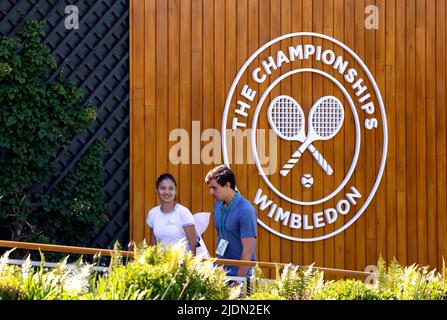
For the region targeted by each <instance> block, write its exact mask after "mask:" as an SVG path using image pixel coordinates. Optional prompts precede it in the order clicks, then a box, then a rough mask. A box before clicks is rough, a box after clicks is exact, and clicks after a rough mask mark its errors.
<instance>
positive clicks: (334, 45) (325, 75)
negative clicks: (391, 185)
mask: <svg viewBox="0 0 447 320" xmlns="http://www.w3.org/2000/svg"><path fill="white" fill-rule="evenodd" d="M242 129H250V137H249V144H248V146H247V148H251V153H252V155H253V160H254V163H255V165H256V170H257V172H258V173H259V175H260V177H261V179H259V188H257V190H254V189H253V190H252V189H251V188H249V190H252V191H251V192H252V194H250V192H249V194H248V198H249V199H252V201H253V204H254V205H255V206H256V207H257V208H258V209H259V210H258V213H259V216H258V223H259V224H260V225H262V226H263V227H264V228H266V229H267V230H269V231H270V232H272V233H274V234H276V235H278V236H280V237H282V238H285V239H289V240H294V241H303V242H310V241H318V240H323V239H326V238H329V237H332V236H334V235H336V234H338V233H340V232H342V231H343V230H345V229H346V228H348V227H349V226H350V225H352V224H353V223H354V222H355V221H356V220H357V219H358V218H359V217H360V216H361V215H362V213H363V212H364V211H365V210H366V208H367V207H368V205H369V204H370V202H371V200H372V199H373V197H374V194H375V193H376V191H377V188H378V186H379V184H380V180H381V178H382V175H383V171H384V168H385V161H386V153H387V124H386V115H385V108H384V105H383V101H382V97H381V94H380V91H379V88H378V86H377V84H376V82H375V80H374V78H373V76H372V74H371V72H370V71H369V70H368V68H367V67H366V65H365V63H364V62H363V61H362V60H361V59H360V58H359V57H358V56H357V55H356V54H355V53H354V52H353V51H352V50H351V49H350V48H348V47H347V46H346V45H344V44H343V43H341V42H339V41H337V40H335V39H333V38H331V37H328V36H326V35H322V34H317V33H310V32H301V33H291V34H286V35H283V36H280V37H278V38H276V39H273V40H271V41H270V42H268V43H266V44H265V45H263V46H262V47H261V48H259V49H258V50H257V51H256V52H255V53H254V54H253V55H252V56H251V57H250V58H249V59H248V60H247V61H246V62H245V64H244V65H243V66H242V68H241V69H240V71H239V73H238V74H237V76H236V79H235V80H234V82H233V84H232V86H231V88H230V91H229V93H228V96H227V100H226V104H225V110H224V114H223V120H222V151H223V157H224V162H225V163H226V164H227V165H230V163H229V152H231V151H232V150H229V148H228V144H227V143H228V142H230V141H229V140H230V137H227V136H226V135H227V134H228V132H230V133H231V134H232V135H236V134H237V133H238V132H240V131H241V130H242ZM265 129H268V130H271V131H273V132H274V133H275V135H276V136H277V138H278V141H279V143H278V144H277V145H275V147H277V150H270V155H272V154H278V155H279V156H278V164H279V170H277V171H274V170H269V169H271V168H265V167H263V165H261V161H260V156H259V151H258V148H257V142H258V141H259V138H260V137H258V136H257V135H258V134H257V133H258V132H260V131H263V130H265ZM230 148H231V147H230ZM238 152H239V151H238Z"/></svg>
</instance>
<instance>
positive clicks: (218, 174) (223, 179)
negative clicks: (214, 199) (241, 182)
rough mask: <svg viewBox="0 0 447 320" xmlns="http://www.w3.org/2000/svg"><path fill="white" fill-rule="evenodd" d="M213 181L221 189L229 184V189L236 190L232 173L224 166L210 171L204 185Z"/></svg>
mask: <svg viewBox="0 0 447 320" xmlns="http://www.w3.org/2000/svg"><path fill="white" fill-rule="evenodd" d="M214 179H215V180H216V181H217V183H218V184H219V185H221V186H222V187H224V186H225V185H226V184H227V182H229V183H230V187H231V189H233V190H234V189H235V188H236V177H235V176H234V173H233V171H231V170H230V168H228V167H227V166H226V165H224V164H223V165H220V166H218V167H216V168H214V169H212V170H211V171H210V172H208V174H207V175H206V177H205V181H206V183H209V182H210V180H214Z"/></svg>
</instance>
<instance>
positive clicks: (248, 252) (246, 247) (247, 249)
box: [237, 238, 255, 277]
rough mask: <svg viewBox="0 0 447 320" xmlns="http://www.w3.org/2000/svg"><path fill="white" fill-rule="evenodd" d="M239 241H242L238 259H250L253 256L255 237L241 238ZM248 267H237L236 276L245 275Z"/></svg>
mask: <svg viewBox="0 0 447 320" xmlns="http://www.w3.org/2000/svg"><path fill="white" fill-rule="evenodd" d="M241 242H242V254H241V258H240V260H247V261H250V260H251V257H252V256H253V251H254V245H253V244H254V242H255V238H242V239H241ZM248 268H249V267H247V266H244V267H239V269H238V271H237V276H238V277H245V276H246V275H247V271H248Z"/></svg>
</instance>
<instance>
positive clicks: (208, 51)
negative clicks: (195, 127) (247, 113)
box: [192, 0, 222, 252]
mask: <svg viewBox="0 0 447 320" xmlns="http://www.w3.org/2000/svg"><path fill="white" fill-rule="evenodd" d="M213 2H214V1H212V0H204V1H203V28H202V30H203V38H202V48H203V62H202V63H203V65H202V70H203V71H202V72H203V75H202V78H203V101H202V105H203V114H202V130H207V131H210V130H213V129H214V128H216V127H218V126H219V125H220V123H217V124H216V123H215V122H214V112H220V111H219V110H218V109H217V108H216V107H215V103H214V81H213V79H214V3H213ZM214 109H216V110H214ZM220 113H221V114H222V112H220ZM210 134H211V132H210ZM206 138H207V139H209V140H207V141H205V142H204V145H206V146H207V147H206V149H205V146H204V149H203V150H202V163H203V167H202V173H201V175H200V176H199V177H196V178H197V180H195V181H194V185H201V186H202V197H203V204H202V208H203V209H201V211H209V212H212V209H213V205H214V201H213V198H212V197H211V195H210V193H209V188H208V187H207V185H206V184H205V182H204V178H205V176H206V174H207V173H208V172H209V171H210V170H211V169H212V168H213V166H214V165H213V162H216V163H219V160H217V159H215V156H216V152H217V155H219V154H220V150H215V149H214V145H215V144H214V141H215V139H219V137H218V136H216V135H215V134H214V133H213V135H212V136H207V137H206ZM217 145H218V148H219V147H220V144H219V143H217ZM208 147H213V151H212V152H208V150H209V149H208ZM207 158H210V159H207ZM207 161H211V162H207ZM192 187H193V186H192ZM213 226H214V225H213V224H210V227H209V228H210V229H214V227H213ZM210 235H211V233H208V234H207V235H206V237H204V241H206V242H205V243H207V244H208V251H210V252H213V251H214V243H213V241H212V238H211V237H210Z"/></svg>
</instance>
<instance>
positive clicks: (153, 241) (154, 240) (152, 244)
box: [149, 228, 157, 246]
mask: <svg viewBox="0 0 447 320" xmlns="http://www.w3.org/2000/svg"><path fill="white" fill-rule="evenodd" d="M149 229H150V230H151V242H150V243H149V244H150V245H151V246H155V245H156V244H157V239H155V235H154V229H152V228H149Z"/></svg>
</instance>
